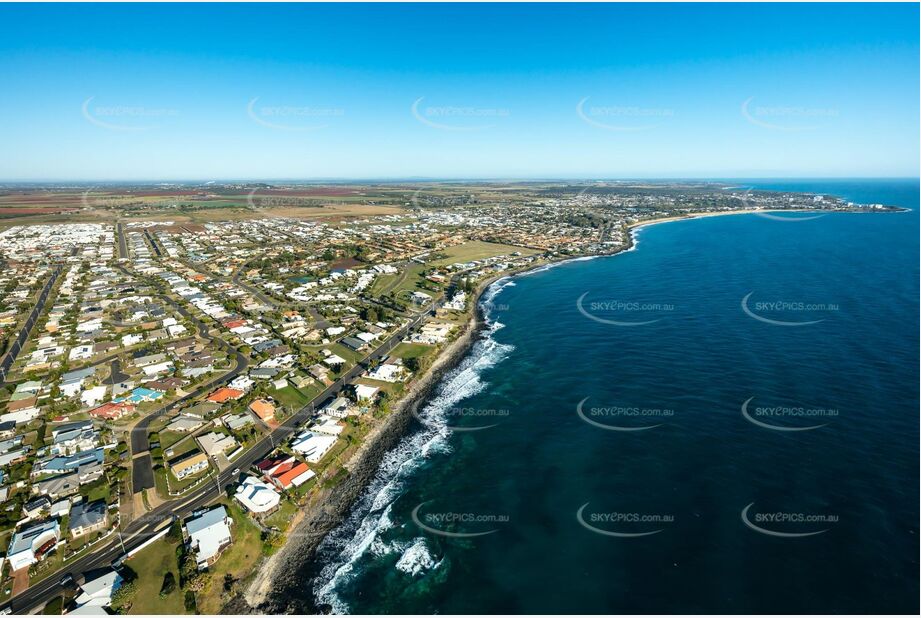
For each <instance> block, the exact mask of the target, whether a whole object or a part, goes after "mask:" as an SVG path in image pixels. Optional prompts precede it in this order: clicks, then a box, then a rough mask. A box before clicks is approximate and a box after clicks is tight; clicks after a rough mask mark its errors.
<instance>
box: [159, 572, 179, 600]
mask: <svg viewBox="0 0 921 618" xmlns="http://www.w3.org/2000/svg"><path fill="white" fill-rule="evenodd" d="M175 590H176V576H175V575H173V572H172V571H167V572H166V574H165V575H164V576H163V584H162V585H161V586H160V596H161V597H166V596H168V595H170V594H171V593H172V592H173V591H175Z"/></svg>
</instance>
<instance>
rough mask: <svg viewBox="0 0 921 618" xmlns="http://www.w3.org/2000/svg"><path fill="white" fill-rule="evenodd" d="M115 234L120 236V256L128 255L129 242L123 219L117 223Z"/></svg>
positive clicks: (125, 256)
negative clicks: (127, 241)
mask: <svg viewBox="0 0 921 618" xmlns="http://www.w3.org/2000/svg"><path fill="white" fill-rule="evenodd" d="M115 236H116V237H117V238H118V257H120V258H127V257H128V244H127V243H126V242H125V226H124V224H122V222H121V221H117V222H116V223H115Z"/></svg>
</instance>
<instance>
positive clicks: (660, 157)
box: [0, 4, 919, 180]
mask: <svg viewBox="0 0 921 618" xmlns="http://www.w3.org/2000/svg"><path fill="white" fill-rule="evenodd" d="M918 19H919V14H918V5H916V4H898V5H895V4H889V5H883V4H866V5H862V4H841V5H830V4H807V5H795V4H780V5H752V4H748V5H727V4H716V5H703V6H689V5H666V4H646V5H597V4H591V5H580V6H574V5H547V4H535V5H524V4H514V5H483V4H476V5H359V4H342V5H290V4H282V5H244V4H231V5H213V4H211V5H176V4H160V5H111V4H100V5H52V4H43V5H11V4H3V5H0V22H2V23H3V24H5V28H4V32H3V36H2V37H0V83H2V91H3V96H2V97H0V178H2V179H6V180H11V179H13V180H46V179H59V180H64V179H73V180H142V179H202V180H210V179H233V178H238V179H239V178H242V179H257V178H262V179H278V178H297V179H311V178H408V177H440V178H536V177H578V178H602V177H603V178H615V177H679V176H680V177H692V176H693V177H723V178H724V177H732V176H744V177H751V176H917V175H918V165H919V122H918V117H919V89H918V76H919V65H918V56H919V41H918ZM420 99H421V100H420Z"/></svg>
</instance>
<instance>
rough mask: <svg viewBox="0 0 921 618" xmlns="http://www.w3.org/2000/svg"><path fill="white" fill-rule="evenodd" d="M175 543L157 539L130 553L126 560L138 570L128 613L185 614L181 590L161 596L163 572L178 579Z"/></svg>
mask: <svg viewBox="0 0 921 618" xmlns="http://www.w3.org/2000/svg"><path fill="white" fill-rule="evenodd" d="M176 545H177V544H176V543H168V542H167V541H166V540H165V539H160V540H159V541H156V542H155V543H151V544H150V546H148V547H145V548H144V549H142V550H141V551H139V552H138V553H137V554H135V555H134V556H132V557H131V559H129V560H128V562H126V564H127V565H128V566H129V567H131V569H132V570H133V571H134V572H135V573H137V574H138V579H137V591H135V593H134V595H133V598H132V605H131V611H130V612H129V613H130V614H173V615H177V614H184V613H185V609H184V608H183V603H182V598H183V592H182V591H181V590H179V589H178V587H177V589H176V590H174V591H173V592H171V593H170V594H168V595H166V596H165V597H161V596H160V587H161V586H162V585H163V576H164V575H166V573H167V572H171V573H172V574H173V576H174V577H175V578H176V581H179V564H178V561H177V560H176Z"/></svg>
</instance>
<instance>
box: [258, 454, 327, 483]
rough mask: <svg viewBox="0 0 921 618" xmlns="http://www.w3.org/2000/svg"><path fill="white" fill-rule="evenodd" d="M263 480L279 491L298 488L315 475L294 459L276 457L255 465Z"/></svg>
mask: <svg viewBox="0 0 921 618" xmlns="http://www.w3.org/2000/svg"><path fill="white" fill-rule="evenodd" d="M256 467H257V468H258V469H259V470H260V471H261V472H262V473H263V475H264V476H265V479H266V480H267V481H270V482H272V483H275V485H276V486H277V487H279V488H280V489H289V488H291V487H300V486H301V485H303V484H304V483H306V482H307V481H309V480H310V479H312V478H313V477H314V476H316V474H315V473H314V471H313V470H311V469H310V468H309V467H307V464H305V463H303V462H300V461H298V460H296V459H295V458H294V457H277V458H275V459H265V460H263V461H260V462H259V463H257V464H256Z"/></svg>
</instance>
